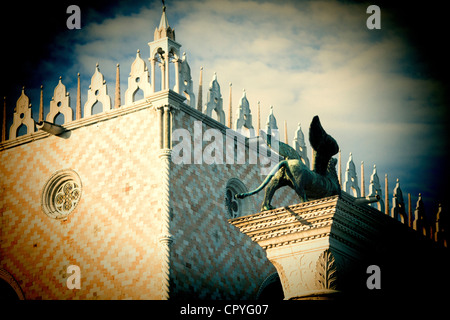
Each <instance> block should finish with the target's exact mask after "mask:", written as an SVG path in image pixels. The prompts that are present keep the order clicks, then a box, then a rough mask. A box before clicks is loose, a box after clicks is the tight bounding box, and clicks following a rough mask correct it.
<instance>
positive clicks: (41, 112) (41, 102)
mask: <svg viewBox="0 0 450 320" xmlns="http://www.w3.org/2000/svg"><path fill="white" fill-rule="evenodd" d="M41 121H44V86H43V85H41V95H40V98H39V122H41Z"/></svg>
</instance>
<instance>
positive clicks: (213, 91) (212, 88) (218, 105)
mask: <svg viewBox="0 0 450 320" xmlns="http://www.w3.org/2000/svg"><path fill="white" fill-rule="evenodd" d="M213 111H214V112H215V113H216V115H217V118H218V121H219V122H220V123H221V124H223V125H225V112H224V111H223V99H222V94H221V93H220V85H219V82H218V81H217V74H216V73H215V72H214V76H213V79H212V81H211V83H210V85H209V91H208V97H207V103H206V108H205V110H204V113H205V114H206V115H207V116H208V117H212V112H213Z"/></svg>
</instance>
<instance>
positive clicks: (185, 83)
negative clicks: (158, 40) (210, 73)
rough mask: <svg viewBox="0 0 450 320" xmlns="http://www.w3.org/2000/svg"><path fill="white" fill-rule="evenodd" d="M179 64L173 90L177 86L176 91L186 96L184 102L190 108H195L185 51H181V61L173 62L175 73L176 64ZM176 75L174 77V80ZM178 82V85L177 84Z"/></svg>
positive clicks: (192, 84) (192, 85)
mask: <svg viewBox="0 0 450 320" xmlns="http://www.w3.org/2000/svg"><path fill="white" fill-rule="evenodd" d="M178 64H180V69H179V72H178V75H179V80H178V81H177V82H176V83H175V91H176V90H177V86H178V93H179V94H184V95H185V97H186V102H185V103H186V104H187V105H189V106H190V107H191V108H195V94H194V83H193V81H192V76H191V67H190V66H189V63H188V60H187V57H186V52H183V58H182V59H181V62H176V63H175V74H177V65H178ZM176 79H177V77H175V80H176ZM177 84H178V85H177Z"/></svg>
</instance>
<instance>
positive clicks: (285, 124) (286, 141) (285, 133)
mask: <svg viewBox="0 0 450 320" xmlns="http://www.w3.org/2000/svg"><path fill="white" fill-rule="evenodd" d="M284 143H286V144H289V141H288V134H287V121H286V120H284Z"/></svg>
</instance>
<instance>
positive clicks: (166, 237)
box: [158, 234, 174, 247]
mask: <svg viewBox="0 0 450 320" xmlns="http://www.w3.org/2000/svg"><path fill="white" fill-rule="evenodd" d="M158 240H159V242H160V243H161V244H162V245H164V246H168V247H170V246H171V245H172V243H173V240H174V238H173V236H172V235H171V234H163V235H161V236H160V237H159V239H158Z"/></svg>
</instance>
